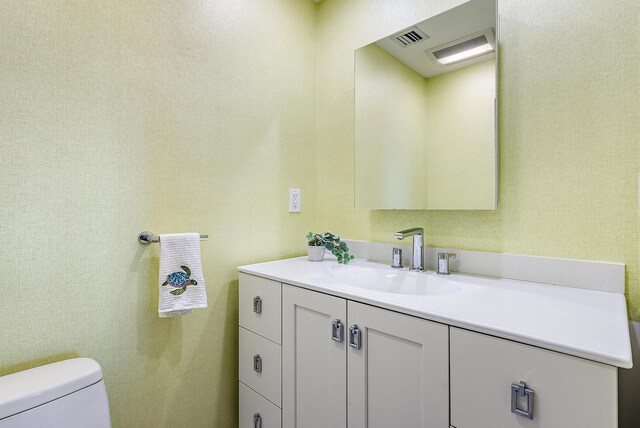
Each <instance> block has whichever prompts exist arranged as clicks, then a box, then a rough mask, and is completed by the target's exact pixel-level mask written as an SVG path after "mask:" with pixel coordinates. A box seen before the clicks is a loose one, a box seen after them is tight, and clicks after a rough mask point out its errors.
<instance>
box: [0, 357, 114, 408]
mask: <svg viewBox="0 0 640 428" xmlns="http://www.w3.org/2000/svg"><path fill="white" fill-rule="evenodd" d="M101 380H102V369H101V368H100V365H99V364H98V363H97V362H95V361H94V360H92V359H90V358H73V359H70V360H65V361H59V362H57V363H53V364H47V365H45V366H40V367H35V368H33V369H29V370H25V371H21V372H18V373H13V374H10V375H7V376H2V377H0V419H4V418H7V417H9V416H12V415H15V414H16V413H20V412H24V411H25V410H29V409H32V408H34V407H37V406H40V405H42V404H45V403H48V402H49V401H52V400H55V399H57V398H60V397H63V396H65V395H68V394H71V393H73V392H76V391H78V390H80V389H82V388H86V387H87V386H90V385H93V384H94V383H97V382H100V381H101Z"/></svg>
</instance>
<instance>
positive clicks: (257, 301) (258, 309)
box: [253, 296, 262, 314]
mask: <svg viewBox="0 0 640 428" xmlns="http://www.w3.org/2000/svg"><path fill="white" fill-rule="evenodd" d="M253 312H255V313H256V314H261V313H262V299H261V298H260V296H256V297H254V298H253Z"/></svg>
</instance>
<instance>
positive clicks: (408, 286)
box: [333, 268, 461, 296]
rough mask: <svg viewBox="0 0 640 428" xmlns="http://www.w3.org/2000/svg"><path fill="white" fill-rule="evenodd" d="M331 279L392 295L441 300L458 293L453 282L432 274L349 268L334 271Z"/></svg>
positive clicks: (458, 289) (458, 288)
mask: <svg viewBox="0 0 640 428" xmlns="http://www.w3.org/2000/svg"><path fill="white" fill-rule="evenodd" d="M333 277H334V279H336V280H337V281H339V282H342V283H344V284H347V285H351V286H353V287H358V288H363V289H366V290H371V291H379V292H383V293H392V294H408V295H419V296H441V295H446V294H454V293H458V292H460V290H461V288H460V286H458V285H457V284H456V283H455V282H453V281H450V280H449V279H447V278H444V277H441V276H438V275H436V274H435V273H433V272H429V273H425V272H411V271H407V270H395V269H393V270H392V269H374V268H353V269H345V270H340V271H335V272H333Z"/></svg>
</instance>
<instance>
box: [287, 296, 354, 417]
mask: <svg viewBox="0 0 640 428" xmlns="http://www.w3.org/2000/svg"><path fill="white" fill-rule="evenodd" d="M334 321H339V322H340V323H341V325H342V331H343V340H342V341H339V334H340V328H336V329H335V333H336V334H335V335H336V340H334V339H333V338H332V335H333V333H334V331H333V330H334V329H333V324H332V323H333V322H334ZM346 323H347V304H346V300H344V299H341V298H338V297H333V296H328V295H326V294H322V293H317V292H314V291H309V290H305V289H302V288H298V287H292V286H289V285H286V284H283V285H282V426H283V427H286V428H294V427H296V428H345V427H346V422H347V408H346V398H347V397H346V395H347V394H346V388H347V385H346V375H347V360H346V331H345V330H346Z"/></svg>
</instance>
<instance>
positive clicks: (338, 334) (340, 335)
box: [331, 320, 344, 343]
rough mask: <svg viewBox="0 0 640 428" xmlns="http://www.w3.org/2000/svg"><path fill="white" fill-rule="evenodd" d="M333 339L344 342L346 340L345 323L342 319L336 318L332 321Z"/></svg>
mask: <svg viewBox="0 0 640 428" xmlns="http://www.w3.org/2000/svg"><path fill="white" fill-rule="evenodd" d="M331 339H332V340H333V341H335V342H338V343H342V341H343V340H344V325H342V323H341V322H340V320H335V321H333V322H332V323H331Z"/></svg>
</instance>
